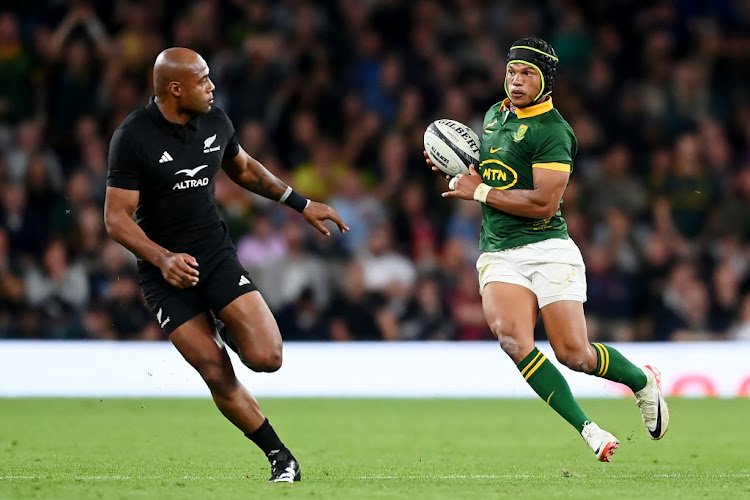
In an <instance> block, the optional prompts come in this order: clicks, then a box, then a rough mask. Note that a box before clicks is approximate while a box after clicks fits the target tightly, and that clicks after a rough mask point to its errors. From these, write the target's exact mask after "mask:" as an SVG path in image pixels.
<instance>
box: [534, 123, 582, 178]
mask: <svg viewBox="0 0 750 500" xmlns="http://www.w3.org/2000/svg"><path fill="white" fill-rule="evenodd" d="M545 132H546V134H545V136H544V137H543V138H542V140H541V142H540V143H539V147H538V148H537V150H536V153H535V154H534V157H533V158H532V161H531V164H532V166H533V167H534V168H544V169H547V170H556V171H559V172H571V171H572V170H573V158H574V157H575V154H576V149H577V145H576V140H575V136H574V135H573V132H572V131H570V130H568V129H566V128H564V127H548V128H547V129H546V130H545Z"/></svg>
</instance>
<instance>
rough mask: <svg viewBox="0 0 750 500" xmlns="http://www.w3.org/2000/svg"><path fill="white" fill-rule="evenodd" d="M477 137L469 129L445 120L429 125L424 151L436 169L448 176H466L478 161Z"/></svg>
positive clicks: (426, 131) (453, 121)
mask: <svg viewBox="0 0 750 500" xmlns="http://www.w3.org/2000/svg"><path fill="white" fill-rule="evenodd" d="M479 144H480V143H479V137H478V136H477V134H475V133H474V131H473V130H471V129H470V128H469V127H467V126H466V125H464V124H463V123H460V122H457V121H455V120H448V119H446V118H444V119H441V120H435V121H434V122H432V123H430V126H429V127H427V130H425V132H424V149H425V151H427V156H429V157H430V160H432V162H433V163H434V164H435V166H436V167H437V168H439V169H440V170H442V171H443V172H445V173H446V174H448V175H458V174H468V173H469V165H471V164H472V163H473V164H474V166H476V165H477V163H478V161H479Z"/></svg>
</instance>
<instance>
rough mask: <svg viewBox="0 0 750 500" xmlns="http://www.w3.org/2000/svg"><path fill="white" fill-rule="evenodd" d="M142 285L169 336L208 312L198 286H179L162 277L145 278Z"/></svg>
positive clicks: (147, 299)
mask: <svg viewBox="0 0 750 500" xmlns="http://www.w3.org/2000/svg"><path fill="white" fill-rule="evenodd" d="M140 285H141V289H142V290H143V296H144V297H145V299H146V303H147V304H148V306H149V308H150V309H151V312H153V313H154V317H155V318H156V321H157V322H158V323H159V326H160V327H161V329H162V330H163V331H164V333H165V334H166V335H167V336H171V335H172V333H173V332H174V331H175V330H176V329H177V328H179V327H180V326H182V325H183V324H185V323H186V322H188V321H189V320H191V319H193V318H195V317H196V316H198V315H199V314H201V313H206V312H208V308H207V307H206V305H204V304H203V299H202V298H201V296H200V293H199V292H198V290H197V289H196V287H189V288H177V287H174V286H172V285H170V284H169V283H167V282H166V281H164V279H163V278H161V277H158V278H155V279H144V280H142V281H141V283H140Z"/></svg>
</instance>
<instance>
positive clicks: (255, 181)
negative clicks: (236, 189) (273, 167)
mask: <svg viewBox="0 0 750 500" xmlns="http://www.w3.org/2000/svg"><path fill="white" fill-rule="evenodd" d="M221 168H222V169H223V170H224V172H226V174H227V175H228V176H229V178H230V179H232V180H233V181H234V182H235V183H237V184H238V185H240V186H242V187H243V188H245V189H247V190H248V191H252V192H253V193H256V194H259V195H261V196H263V197H264V198H268V199H269V200H274V201H279V200H281V199H282V197H283V196H285V195H287V196H288V193H287V191H288V190H289V186H287V185H286V184H285V183H284V182H282V181H281V180H280V179H279V178H278V177H276V176H275V175H273V174H272V173H271V172H269V171H268V169H267V168H266V167H264V166H263V164H262V163H260V162H259V161H258V160H256V159H255V158H253V157H252V156H250V155H249V154H247V152H246V151H245V150H244V149H242V147H240V152H239V153H238V154H237V155H236V156H235V157H234V158H232V159H230V160H227V161H225V162H223V163H222V165H221ZM300 212H301V213H302V216H303V217H304V218H305V220H306V221H307V222H308V223H309V224H310V225H311V226H313V227H314V228H315V229H317V230H318V231H320V232H321V233H322V234H324V235H326V236H330V234H331V232H330V231H329V230H328V228H326V226H325V224H323V222H324V221H326V220H330V221H333V222H334V223H335V224H336V225H337V226H338V228H339V231H341V232H342V233H345V232H347V231H348V230H349V227H348V226H347V225H346V224H344V221H342V220H341V217H340V216H339V214H338V212H336V210H334V209H333V208H331V207H329V206H328V205H326V204H325V203H318V202H316V201H312V200H308V203H307V205H306V206H305V207H304V208H302V210H301V211H300Z"/></svg>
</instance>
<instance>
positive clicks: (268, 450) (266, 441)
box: [245, 419, 291, 458]
mask: <svg viewBox="0 0 750 500" xmlns="http://www.w3.org/2000/svg"><path fill="white" fill-rule="evenodd" d="M245 436H247V438H248V439H250V440H251V441H252V442H253V443H255V444H256V445H257V446H258V448H260V449H261V450H263V453H265V455H266V456H267V457H269V458H270V457H271V456H272V455H275V454H276V453H277V452H279V451H284V452H287V453H289V450H288V449H287V447H286V446H284V443H282V442H281V439H279V436H277V435H276V431H275V430H273V427H272V426H271V424H270V423H269V422H268V419H266V420H265V421H264V422H263V423H262V424H261V425H260V427H258V429H257V430H256V431H254V432H251V433H249V434H247V433H246V434H245ZM290 454H291V453H290Z"/></svg>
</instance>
